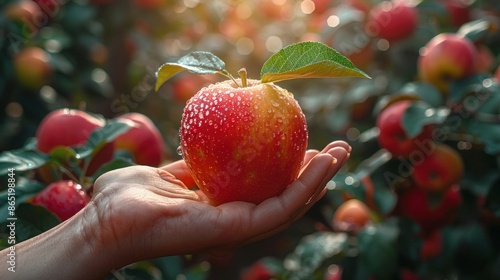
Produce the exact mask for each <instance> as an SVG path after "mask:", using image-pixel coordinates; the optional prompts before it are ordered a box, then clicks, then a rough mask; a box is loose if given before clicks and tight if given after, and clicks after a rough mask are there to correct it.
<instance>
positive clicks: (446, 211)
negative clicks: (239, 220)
mask: <svg viewBox="0 0 500 280" xmlns="http://www.w3.org/2000/svg"><path fill="white" fill-rule="evenodd" d="M461 201H462V195H461V193H460V188H459V186H458V185H455V186H452V187H451V188H449V189H448V190H446V191H445V192H444V193H442V194H441V195H440V197H439V199H438V201H437V202H433V201H432V200H431V195H430V194H429V193H428V192H426V191H425V190H423V189H421V188H418V187H415V186H414V187H410V188H408V189H405V190H401V191H400V192H399V193H398V203H397V206H396V213H398V215H401V216H402V217H407V218H409V219H411V220H413V221H414V222H416V223H417V224H419V225H420V227H421V233H422V234H423V236H425V235H428V234H430V233H432V232H433V231H434V230H436V229H438V228H441V227H443V226H445V225H446V224H449V223H451V222H452V221H453V220H454V218H455V216H456V214H457V211H458V208H459V207H460V203H461Z"/></svg>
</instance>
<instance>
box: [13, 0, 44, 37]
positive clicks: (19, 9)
mask: <svg viewBox="0 0 500 280" xmlns="http://www.w3.org/2000/svg"><path fill="white" fill-rule="evenodd" d="M5 16H6V17H7V18H8V19H10V20H14V21H18V22H20V23H21V24H22V25H23V27H24V28H23V30H22V31H23V32H27V34H23V37H26V38H29V37H31V36H33V35H34V34H35V33H36V32H37V31H38V29H39V28H40V27H41V26H40V22H41V21H42V19H43V18H44V14H43V11H42V9H41V8H40V6H38V5H37V4H36V2H34V1H29V0H21V1H18V2H14V3H12V4H9V5H8V6H7V7H6V8H5Z"/></svg>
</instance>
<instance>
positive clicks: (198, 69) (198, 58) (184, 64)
mask: <svg viewBox="0 0 500 280" xmlns="http://www.w3.org/2000/svg"><path fill="white" fill-rule="evenodd" d="M225 67H226V64H225V63H224V61H222V60H221V59H220V58H219V57H217V56H216V55H214V54H212V53H210V52H202V51H199V52H192V53H190V54H188V55H185V56H183V57H181V58H180V59H179V60H178V61H177V62H176V63H172V62H169V63H165V64H163V65H162V66H160V68H159V69H158V71H157V72H156V78H157V80H156V86H155V90H156V91H158V89H159V88H160V87H161V85H163V83H165V82H166V81H167V80H168V79H170V78H171V77H173V76H174V75H176V74H177V73H179V72H182V71H184V70H187V71H189V72H192V73H195V74H201V75H203V74H217V73H225V72H226V70H225Z"/></svg>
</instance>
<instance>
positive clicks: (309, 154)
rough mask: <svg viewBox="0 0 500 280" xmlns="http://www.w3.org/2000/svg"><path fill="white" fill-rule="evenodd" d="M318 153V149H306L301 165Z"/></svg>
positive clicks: (304, 164)
mask: <svg viewBox="0 0 500 280" xmlns="http://www.w3.org/2000/svg"><path fill="white" fill-rule="evenodd" d="M318 153H319V151H318V150H307V151H306V154H305V155H304V162H302V166H306V165H307V164H308V163H309V162H310V161H311V159H312V158H313V157H314V156H315V155H317V154H318Z"/></svg>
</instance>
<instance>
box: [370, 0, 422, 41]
mask: <svg viewBox="0 0 500 280" xmlns="http://www.w3.org/2000/svg"><path fill="white" fill-rule="evenodd" d="M417 22H418V13H417V10H416V9H415V7H413V6H411V5H410V4H409V3H408V2H407V1H383V2H380V3H379V4H378V5H377V6H375V7H374V8H373V9H372V10H371V12H370V15H369V18H368V21H367V23H366V26H365V30H366V31H367V33H368V34H370V35H372V36H375V37H379V38H382V39H386V40H387V41H389V42H394V41H399V40H402V39H405V38H407V37H409V36H411V35H412V33H413V31H414V30H415V28H416V27H417Z"/></svg>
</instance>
